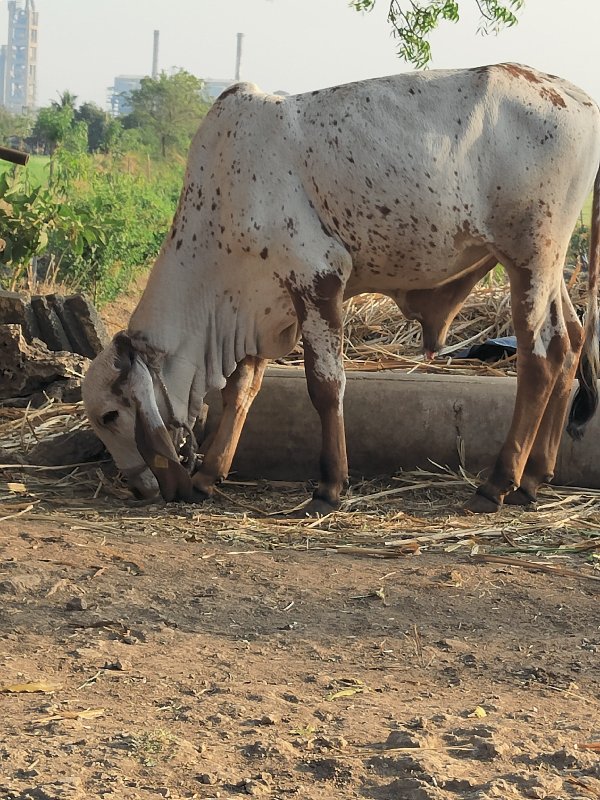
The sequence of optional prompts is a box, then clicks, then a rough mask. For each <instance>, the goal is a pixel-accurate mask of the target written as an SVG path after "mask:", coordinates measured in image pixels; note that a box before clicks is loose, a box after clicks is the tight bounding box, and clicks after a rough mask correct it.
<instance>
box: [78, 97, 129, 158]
mask: <svg viewBox="0 0 600 800" xmlns="http://www.w3.org/2000/svg"><path fill="white" fill-rule="evenodd" d="M75 122H85V123H86V124H87V130H88V142H87V149H88V151H89V152H90V153H95V152H98V151H100V152H102V153H108V152H110V150H111V149H112V148H113V146H114V144H115V141H116V140H117V139H118V137H119V133H120V131H121V124H120V122H118V121H117V120H115V119H113V118H112V117H111V116H110V114H108V113H107V112H106V111H103V110H102V109H101V108H100V106H98V105H96V103H82V104H81V105H80V106H79V108H78V109H77V110H76V111H75Z"/></svg>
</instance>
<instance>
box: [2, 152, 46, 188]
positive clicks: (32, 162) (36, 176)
mask: <svg viewBox="0 0 600 800" xmlns="http://www.w3.org/2000/svg"><path fill="white" fill-rule="evenodd" d="M49 161H50V158H49V156H31V158H30V159H29V161H28V162H27V166H26V167H19V166H15V165H14V164H10V163H9V162H8V161H2V160H0V175H1V174H2V173H3V172H6V171H7V170H12V169H16V170H19V171H25V172H27V173H28V175H29V177H30V178H31V180H32V183H35V184H37V183H39V184H45V183H47V181H48V163H49Z"/></svg>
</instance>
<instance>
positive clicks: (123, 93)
mask: <svg viewBox="0 0 600 800" xmlns="http://www.w3.org/2000/svg"><path fill="white" fill-rule="evenodd" d="M145 77H146V76H145V75H117V77H116V78H115V84H114V86H111V87H110V89H109V92H110V97H109V102H110V109H111V112H112V114H113V115H114V116H115V117H122V116H123V115H124V114H129V113H130V111H131V105H130V103H129V94H130V92H135V91H137V90H138V89H139V88H140V85H141V82H142V79H143V78H145Z"/></svg>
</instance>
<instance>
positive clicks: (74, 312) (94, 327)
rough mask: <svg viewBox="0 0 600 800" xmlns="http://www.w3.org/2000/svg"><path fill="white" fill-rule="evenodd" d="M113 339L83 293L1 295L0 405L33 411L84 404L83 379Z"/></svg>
mask: <svg viewBox="0 0 600 800" xmlns="http://www.w3.org/2000/svg"><path fill="white" fill-rule="evenodd" d="M108 340H109V337H108V334H107V331H106V328H105V327H104V323H103V322H102V320H101V319H100V317H99V315H98V313H97V311H96V309H95V308H94V306H93V305H92V304H91V303H90V301H89V300H87V299H86V298H85V297H84V296H83V295H81V294H73V295H70V296H68V297H62V296H60V295H56V294H49V295H44V296H43V295H34V296H29V295H26V294H22V293H18V292H8V291H0V401H1V402H3V403H4V404H12V405H17V406H19V405H24V404H27V403H31V404H32V405H33V406H36V405H38V404H41V403H44V402H45V401H46V400H47V399H48V398H49V397H51V398H54V399H56V400H62V401H64V402H76V401H77V400H80V399H81V388H80V387H81V378H82V376H83V374H84V372H85V370H86V369H87V366H88V364H89V362H90V360H91V359H93V358H94V357H95V356H96V355H98V353H99V352H100V351H101V350H102V349H103V348H104V347H105V346H106V344H107V343H108Z"/></svg>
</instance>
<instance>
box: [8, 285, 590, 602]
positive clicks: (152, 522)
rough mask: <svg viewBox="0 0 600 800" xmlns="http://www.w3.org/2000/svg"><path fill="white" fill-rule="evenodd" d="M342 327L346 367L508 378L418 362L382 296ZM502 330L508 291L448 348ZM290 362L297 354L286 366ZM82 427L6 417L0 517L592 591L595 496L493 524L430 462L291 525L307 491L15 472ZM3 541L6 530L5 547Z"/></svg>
mask: <svg viewBox="0 0 600 800" xmlns="http://www.w3.org/2000/svg"><path fill="white" fill-rule="evenodd" d="M576 289H577V287H576ZM579 294H581V292H579ZM346 326H347V333H348V339H347V342H346V348H345V353H346V358H347V367H348V368H350V369H353V368H357V369H383V368H387V367H389V366H393V367H394V368H396V369H404V370H406V369H411V370H414V369H424V370H427V371H431V370H441V371H449V372H453V371H460V372H469V373H471V374H473V373H475V374H502V375H511V374H514V371H515V364H514V359H507V360H506V361H505V362H504V363H503V364H500V365H482V364H481V363H476V362H462V361H461V362H459V361H453V360H452V357H451V355H450V356H447V357H444V358H443V359H439V360H437V361H435V362H433V363H432V364H427V363H425V362H423V360H422V357H421V356H420V355H419V348H420V343H419V329H418V325H417V324H416V323H410V322H407V321H406V320H404V319H403V318H402V317H401V315H400V313H399V312H398V311H397V309H396V307H395V305H394V304H393V303H392V301H390V300H389V299H388V298H384V297H380V296H373V295H369V296H362V297H360V298H357V299H355V300H354V301H353V302H351V303H349V304H348V305H347V308H346ZM510 333H511V327H510V315H509V309H508V296H507V293H506V289H505V288H504V287H498V286H491V287H487V288H482V289H480V290H479V291H477V292H475V293H474V294H473V295H472V296H471V298H469V300H468V301H467V303H466V304H465V308H464V309H463V311H462V312H461V313H460V315H459V316H458V318H457V320H456V322H455V324H454V326H453V331H452V335H451V337H449V346H452V345H453V344H456V343H457V342H464V341H465V340H471V341H481V340H482V339H485V338H488V337H491V336H502V335H507V334H510ZM295 361H298V354H296V355H295V356H292V357H291V358H290V359H289V361H288V363H290V364H293V363H294V362H295ZM86 424H87V423H86V420H85V414H84V411H83V407H82V405H81V404H80V403H76V404H68V405H66V404H59V403H55V402H52V401H48V402H47V403H46V405H44V406H43V407H42V408H39V409H31V408H27V409H15V408H1V409H0V438H1V441H2V452H1V453H0V520H9V519H13V520H14V519H15V518H16V517H20V518H21V519H22V518H24V517H26V518H28V519H32V520H36V521H38V522H39V523H47V524H48V525H51V526H53V527H59V528H62V529H64V530H67V531H68V530H70V529H71V530H74V529H78V530H87V531H89V532H90V533H92V534H95V535H97V536H98V537H99V538H101V539H102V541H104V540H113V541H118V540H121V539H123V538H125V539H127V538H128V537H129V536H133V535H135V536H136V537H137V536H139V535H160V536H162V537H169V538H173V539H175V540H177V541H181V542H186V541H187V542H196V541H198V542H202V543H203V544H205V545H206V548H207V549H206V552H205V555H204V556H203V557H211V553H213V552H217V551H218V550H222V549H223V547H224V546H227V549H228V552H229V553H232V554H236V553H237V554H242V553H248V552H252V551H254V550H262V549H264V548H293V549H305V550H307V549H310V550H315V549H320V550H326V551H328V552H330V553H337V554H345V555H352V556H357V555H361V556H369V557H373V558H405V557H410V558H412V557H414V556H415V555H416V554H418V553H420V552H423V551H429V552H441V553H445V554H449V553H452V552H456V553H458V554H459V555H460V554H464V555H465V556H470V557H473V556H477V557H478V558H480V559H482V558H486V559H488V560H489V559H490V558H492V557H493V558H495V559H497V560H496V562H495V563H496V564H497V566H498V568H499V569H502V568H503V569H511V568H512V567H513V566H514V565H515V564H518V565H519V566H521V567H525V568H527V569H543V570H544V571H546V572H552V573H553V574H555V575H559V576H561V577H562V578H563V579H565V580H566V579H568V580H574V579H579V580H580V581H582V582H583V583H584V584H585V587H586V589H591V590H592V591H594V590H596V591H597V590H598V589H597V588H596V587H597V586H598V587H600V584H598V583H597V582H596V581H597V579H598V578H599V577H600V559H599V558H598V556H599V554H600V510H599V509H600V491H599V490H593V489H578V488H574V487H571V488H564V487H548V488H546V489H544V490H543V491H542V493H541V497H540V502H539V504H538V508H537V510H535V511H534V510H522V509H518V508H513V507H511V508H506V509H505V510H503V511H502V512H501V513H500V514H498V515H495V516H488V517H485V516H484V517H475V516H465V515H464V514H463V513H462V506H463V504H464V502H465V500H466V499H467V498H468V497H469V495H470V494H471V493H472V491H473V488H474V486H476V483H477V477H476V476H473V475H469V474H468V473H466V472H465V471H463V470H459V471H453V470H451V469H448V468H446V467H444V466H443V465H442V466H439V465H433V464H432V466H431V469H430V470H418V471H413V472H404V473H401V474H399V475H397V476H395V477H393V478H388V479H386V480H381V481H368V482H367V481H362V482H361V481H358V482H354V484H353V486H352V488H351V491H350V493H349V495H348V496H347V498H346V499H345V501H344V504H343V506H342V509H341V510H340V511H337V512H335V513H332V514H330V515H328V516H327V517H324V518H321V519H317V520H314V519H313V520H295V519H287V518H285V517H281V516H276V515H275V514H276V512H280V511H282V510H284V509H291V508H293V507H295V506H297V505H298V504H300V503H301V502H302V501H303V500H305V499H306V497H307V495H308V492H309V491H310V488H311V487H310V486H308V485H306V484H302V483H289V482H266V481H250V482H244V483H242V482H238V483H236V482H235V480H233V481H230V482H226V483H225V484H224V485H223V486H222V487H221V489H220V490H219V491H218V492H217V493H216V494H215V497H214V498H213V499H212V500H210V501H209V502H207V503H205V504H204V505H200V506H194V505H185V504H178V505H171V506H165V505H164V504H156V505H149V506H148V505H132V504H131V501H130V498H129V493H128V492H127V490H126V488H125V486H124V485H123V484H122V482H121V481H120V479H119V476H118V475H115V474H114V469H112V464H111V463H110V462H109V461H107V462H104V463H100V462H97V463H94V464H72V465H69V466H63V467H60V468H48V467H44V466H41V465H35V464H18V463H14V462H15V461H16V460H18V459H23V458H26V457H27V453H28V451H30V450H31V449H32V447H33V446H34V445H36V444H37V443H38V442H39V441H42V440H44V439H46V438H47V437H51V436H54V435H56V434H59V433H65V432H71V431H75V430H77V429H79V428H82V427H85V426H86ZM234 477H235V476H234ZM5 530H6V529H5ZM6 535H8V534H6V533H0V539H1V538H2V537H3V536H6ZM211 548H212V549H211ZM498 559H504V560H498ZM574 562H575V564H576V567H577V571H576V572H573V564H574ZM548 566H551V567H552V569H551V570H549V569H547V567H548ZM569 569H570V571H569ZM589 578H591V579H592V580H589Z"/></svg>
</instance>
